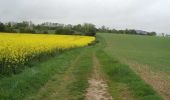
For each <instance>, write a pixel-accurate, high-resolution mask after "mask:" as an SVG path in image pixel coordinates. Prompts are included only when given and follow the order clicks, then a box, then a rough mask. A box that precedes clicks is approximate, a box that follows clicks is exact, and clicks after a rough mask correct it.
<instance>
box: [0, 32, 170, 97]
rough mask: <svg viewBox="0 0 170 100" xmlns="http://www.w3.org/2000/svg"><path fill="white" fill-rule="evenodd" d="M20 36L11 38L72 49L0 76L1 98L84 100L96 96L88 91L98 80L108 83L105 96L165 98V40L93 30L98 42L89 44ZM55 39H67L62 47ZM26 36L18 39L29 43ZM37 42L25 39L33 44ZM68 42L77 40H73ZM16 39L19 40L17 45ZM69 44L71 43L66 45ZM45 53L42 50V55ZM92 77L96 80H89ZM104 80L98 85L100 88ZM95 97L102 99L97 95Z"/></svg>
mask: <svg viewBox="0 0 170 100" xmlns="http://www.w3.org/2000/svg"><path fill="white" fill-rule="evenodd" d="M2 35H3V34H2ZM15 36H16V35H15ZM19 36H20V35H17V37H18V38H14V39H15V41H16V40H20V39H21V37H22V38H23V37H25V38H27V39H33V40H34V39H35V40H36V43H38V44H37V45H35V47H42V48H44V47H48V46H50V45H49V44H48V43H49V42H50V41H51V42H52V43H51V42H50V44H51V45H52V48H51V46H50V50H47V51H48V52H51V49H52V51H53V50H56V49H57V50H58V49H59V48H65V47H66V49H68V48H74V49H69V50H65V51H63V52H60V53H55V52H51V53H52V54H53V56H45V57H46V58H47V59H44V60H37V61H35V62H34V64H33V65H32V67H28V68H26V69H23V71H22V72H20V73H17V74H14V75H12V76H8V77H1V78H0V88H1V89H0V98H1V99H2V100H22V99H23V100H55V99H56V98H57V99H58V100H82V99H85V100H89V99H88V98H93V96H96V94H95V93H94V92H92V91H90V90H91V89H93V87H92V88H91V86H94V85H95V84H94V83H95V82H96V83H100V81H102V83H104V85H106V86H104V87H102V88H105V89H101V92H102V93H103V94H106V95H105V96H106V98H107V97H112V98H113V99H114V100H163V99H165V100H168V99H169V93H170V92H169V90H170V89H169V88H170V86H169V82H170V81H169V78H168V76H169V71H170V68H169V65H170V63H169V61H168V60H169V59H170V58H169V57H170V53H169V50H170V48H169V47H168V46H167V45H168V44H169V42H170V39H169V38H162V37H152V36H138V35H118V34H111V33H97V35H96V41H97V42H96V43H95V44H92V45H89V46H87V44H88V43H90V42H92V41H94V39H95V38H94V37H80V36H71V37H70V36H62V35H61V36H58V35H57V36H54V35H36V36H32V35H28V34H26V35H24V36H20V37H19ZM8 37H10V35H9V36H8ZM12 37H13V36H11V38H12ZM47 37H48V38H50V39H47ZM57 37H60V39H61V37H62V42H63V41H64V40H63V38H64V39H68V40H67V41H65V43H66V44H65V45H63V44H64V43H62V45H61V46H60V47H59V48H58V45H57V47H56V42H57V41H56V40H58V38H57ZM25 38H24V40H22V41H27V40H25ZM40 38H41V39H40ZM44 38H45V39H44ZM3 39H4V38H3ZM1 40H2V39H1ZM4 40H5V39H4ZM6 40H7V39H6ZM35 40H34V41H27V42H29V43H30V42H31V43H32V42H34V43H33V44H35ZM37 40H38V41H37ZM55 41H56V42H55ZM60 41H61V40H60ZM70 41H73V42H74V41H75V42H74V43H73V44H72V42H70ZM20 42H21V41H18V42H17V44H20ZM10 43H11V44H12V43H13V42H10ZM29 43H28V44H29ZM39 43H43V44H45V46H41V45H42V44H39ZM46 43H47V44H46ZM53 43H55V44H53ZM57 43H58V42H57ZM68 43H70V44H69V46H66V45H68ZM14 44H15V43H14ZM21 44H22V42H21ZM60 44H61V43H60ZM71 44H72V45H71ZM70 45H71V46H70ZM22 46H23V45H22ZM33 46H34V45H33ZM63 46H64V47H63ZM75 47H77V48H75ZM25 50H27V49H25ZM62 50H63V49H62ZM37 51H38V52H39V51H40V50H39V49H38V50H37ZM47 51H42V52H41V53H40V54H44V52H45V53H46V52H47ZM51 53H50V54H51ZM31 54H32V53H31ZM38 54H39V53H38ZM34 59H39V58H38V57H37V58H34ZM23 66H25V65H23ZM91 80H93V81H95V82H91V83H89V81H91ZM161 82H163V83H161ZM102 83H101V84H99V85H100V86H102ZM98 88H99V87H98ZM100 88H101V87H100ZM102 90H103V91H102ZM88 92H89V93H88ZM96 92H97V91H96ZM90 93H92V94H90ZM93 93H94V94H93ZM97 96H98V97H100V93H99V94H98V95H97ZM104 98H105V97H104Z"/></svg>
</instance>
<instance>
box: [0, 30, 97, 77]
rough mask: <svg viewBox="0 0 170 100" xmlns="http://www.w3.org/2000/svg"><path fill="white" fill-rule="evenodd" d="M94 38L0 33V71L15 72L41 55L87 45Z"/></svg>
mask: <svg viewBox="0 0 170 100" xmlns="http://www.w3.org/2000/svg"><path fill="white" fill-rule="evenodd" d="M94 40H95V38H94V37H88V36H67V35H40V34H39V35H30V34H7V33H0V69H1V70H0V73H1V74H10V73H16V72H17V71H18V70H19V69H22V67H23V66H24V65H26V63H29V62H30V61H31V60H33V59H35V58H40V57H41V56H42V55H45V54H47V55H50V54H52V53H55V52H58V51H61V50H65V49H69V48H75V47H83V46H87V45H88V44H89V43H91V42H93V41H94Z"/></svg>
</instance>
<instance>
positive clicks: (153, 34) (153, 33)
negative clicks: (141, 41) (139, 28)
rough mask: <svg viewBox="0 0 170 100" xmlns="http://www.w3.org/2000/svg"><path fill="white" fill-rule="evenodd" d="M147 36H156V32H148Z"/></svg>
mask: <svg viewBox="0 0 170 100" xmlns="http://www.w3.org/2000/svg"><path fill="white" fill-rule="evenodd" d="M148 35H150V36H155V35H156V32H148Z"/></svg>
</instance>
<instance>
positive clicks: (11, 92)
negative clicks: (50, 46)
mask: <svg viewBox="0 0 170 100" xmlns="http://www.w3.org/2000/svg"><path fill="white" fill-rule="evenodd" d="M80 52H81V49H74V50H70V51H66V52H64V53H62V54H60V55H58V56H55V57H49V59H48V60H46V61H43V62H37V63H36V64H34V66H33V67H32V68H28V69H26V70H24V71H23V72H22V73H20V74H17V75H13V76H11V77H4V78H1V79H0V99H1V100H21V99H24V98H26V97H29V96H30V95H32V94H35V93H36V92H37V91H38V90H39V89H40V88H41V87H42V86H44V84H45V83H46V82H47V81H48V80H49V79H50V78H51V77H52V76H53V75H56V74H57V75H61V74H63V73H64V72H65V71H66V70H67V69H68V67H69V64H70V63H71V62H72V61H73V60H74V59H73V58H75V57H76V56H78V55H79V53H80Z"/></svg>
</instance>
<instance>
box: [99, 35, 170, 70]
mask: <svg viewBox="0 0 170 100" xmlns="http://www.w3.org/2000/svg"><path fill="white" fill-rule="evenodd" d="M100 36H102V37H103V38H105V39H107V41H106V42H107V47H106V48H105V51H106V52H107V53H108V54H109V55H112V56H114V57H116V58H118V59H119V60H124V59H128V60H132V61H137V62H139V63H142V64H147V65H150V67H151V69H153V70H157V71H162V72H167V73H169V71H170V61H169V59H170V52H169V51H170V46H169V44H170V38H163V37H152V36H136V35H118V34H108V33H100Z"/></svg>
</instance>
